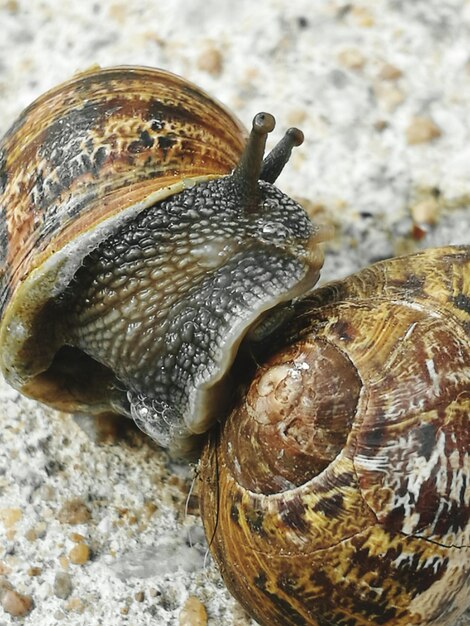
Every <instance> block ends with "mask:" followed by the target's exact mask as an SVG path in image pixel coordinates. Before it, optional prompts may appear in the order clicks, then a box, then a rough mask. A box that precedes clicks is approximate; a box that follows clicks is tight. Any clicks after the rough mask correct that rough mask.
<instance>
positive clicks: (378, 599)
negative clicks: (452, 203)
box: [201, 247, 470, 626]
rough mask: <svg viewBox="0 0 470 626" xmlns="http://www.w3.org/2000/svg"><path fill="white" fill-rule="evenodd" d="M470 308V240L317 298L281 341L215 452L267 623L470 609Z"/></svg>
mask: <svg viewBox="0 0 470 626" xmlns="http://www.w3.org/2000/svg"><path fill="white" fill-rule="evenodd" d="M469 303H470V248H469V247H460V248H458V247H454V248H452V247H449V248H442V249H437V250H429V251H425V252H423V253H419V254H416V255H412V256H410V257H404V258H398V259H393V260H389V261H385V262H382V263H379V264H377V265H375V266H372V267H371V268H369V269H366V270H364V271H362V272H360V273H358V274H357V275H355V276H351V277H349V278H348V279H346V280H344V281H338V282H336V283H332V284H331V285H329V286H326V287H324V288H322V289H319V290H317V291H316V292H314V294H313V295H312V296H309V297H307V298H305V299H304V300H302V301H300V302H299V303H298V304H297V306H296V311H295V315H294V318H293V319H292V320H291V321H290V322H289V324H288V325H287V326H286V328H285V329H284V331H283V334H282V336H281V337H279V338H278V340H277V342H276V345H271V346H270V347H269V353H270V354H271V355H272V356H268V357H267V359H266V360H265V361H264V362H263V363H262V364H261V366H260V368H259V370H258V373H257V375H256V377H255V379H254V381H253V382H252V384H251V385H250V387H249V389H248V391H247V395H246V398H245V399H243V400H242V401H241V402H240V404H239V406H238V408H237V409H236V410H235V411H234V413H233V414H232V415H231V416H230V418H229V419H228V420H227V422H226V423H225V425H224V426H223V427H222V428H221V432H220V434H219V435H218V436H216V435H214V437H213V438H212V442H211V444H210V445H208V446H207V448H206V450H205V452H204V456H203V459H202V462H201V489H202V509H203V519H204V524H205V528H206V535H207V537H208V540H209V542H210V545H211V550H212V553H213V554H214V557H215V559H216V561H217V562H218V564H219V566H220V568H221V571H222V574H223V577H224V579H225V581H226V583H227V586H228V587H229V588H230V589H231V591H232V592H233V593H234V595H235V596H236V597H238V598H239V600H240V601H241V602H242V604H243V605H244V606H245V608H247V610H248V611H249V612H250V613H251V614H252V615H253V616H254V617H255V619H257V620H258V621H259V622H260V623H261V624H266V625H267V624H270V625H281V624H282V625H283V626H286V625H290V624H292V625H294V624H305V625H314V626H315V625H324V624H335V625H339V624H348V625H359V624H361V625H362V624H369V625H373V624H389V625H390V626H391V625H392V624H393V626H399V625H405V624H406V625H408V624H420V625H422V626H424V625H431V624H432V625H435V626H437V625H438V624H439V626H444V625H447V624H449V625H452V624H453V623H454V622H455V620H456V619H457V617H458V615H459V614H460V613H461V612H462V611H463V610H464V608H465V605H466V604H468V599H469V597H470V522H469V516H470V492H469V483H470V461H469V448H470V426H469V415H470V342H469V336H470V305H469ZM335 387H336V389H337V393H336V395H335V394H334V388H335ZM325 396H326V399H325ZM329 400H331V401H332V402H334V403H335V404H336V405H337V407H339V414H338V415H332V411H331V409H329V408H328V401H329ZM325 411H326V412H327V413H328V412H329V415H328V418H327V419H325ZM303 419H306V422H305V423H304V422H303V421H302V420H303ZM319 451H320V453H319ZM310 455H311V456H312V457H314V458H313V459H312V460H311V463H310V467H309V460H308V457H309V456H310ZM328 457H329V458H328Z"/></svg>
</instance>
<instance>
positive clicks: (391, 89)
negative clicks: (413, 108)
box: [374, 83, 405, 111]
mask: <svg viewBox="0 0 470 626" xmlns="http://www.w3.org/2000/svg"><path fill="white" fill-rule="evenodd" d="M374 95H375V97H376V98H377V100H378V102H379V104H380V105H381V106H382V107H384V109H386V110H387V111H394V110H395V109H396V108H397V107H398V106H400V104H402V102H403V101H404V100H405V93H404V92H403V91H402V90H401V89H399V88H398V87H396V86H395V85H394V84H393V83H392V84H390V83H378V84H376V85H374Z"/></svg>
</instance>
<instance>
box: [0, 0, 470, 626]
mask: <svg viewBox="0 0 470 626" xmlns="http://www.w3.org/2000/svg"><path fill="white" fill-rule="evenodd" d="M0 25H1V26H0V133H3V132H4V131H5V130H6V129H7V127H8V126H9V124H10V123H11V122H12V121H13V120H14V118H15V116H16V115H17V114H18V113H19V112H20V111H21V109H22V108H23V107H24V106H26V105H27V104H28V103H29V102H30V101H31V100H32V99H34V98H35V97H36V96H38V95H39V94H40V93H42V92H43V91H44V90H46V89H47V88H49V87H51V86H53V85H54V84H56V83H58V82H60V81H61V80H63V79H66V78H68V77H69V76H70V75H71V74H72V73H74V72H75V71H77V70H83V69H86V68H87V67H88V66H90V65H92V64H95V63H99V64H101V65H112V64H145V65H152V66H159V67H164V68H166V69H169V70H172V71H174V72H176V73H179V74H183V75H185V76H186V77H188V78H190V79H192V80H193V81H195V82H196V83H198V84H199V85H201V86H202V87H204V88H205V89H206V90H208V91H209V92H211V93H212V94H214V95H216V96H217V97H218V98H219V99H220V100H222V101H223V102H224V103H226V104H227V105H228V106H229V107H230V108H232V109H233V110H234V111H235V112H236V113H237V114H238V116H239V117H240V118H241V119H242V120H243V121H244V122H245V123H246V124H247V125H249V123H250V121H251V118H252V117H253V115H254V113H256V112H257V111H259V110H268V111H271V112H273V113H274V114H275V115H276V117H277V120H278V127H277V129H276V131H275V132H274V133H273V136H272V137H271V138H270V145H272V144H273V143H274V142H275V141H276V139H278V138H279V137H280V135H281V134H282V132H283V130H284V129H285V128H286V127H287V126H289V125H292V124H296V125H299V126H300V127H301V128H302V129H303V130H304V132H305V135H306V142H305V144H304V145H303V146H302V148H300V149H298V150H296V152H295V154H294V156H293V158H292V162H291V164H290V166H289V167H288V168H287V170H286V172H285V173H283V175H282V178H281V179H280V181H279V186H280V187H281V188H282V189H283V190H284V191H285V192H287V193H289V194H290V195H292V196H294V197H296V198H298V199H302V200H303V202H304V204H305V206H306V207H307V208H308V209H309V210H310V211H311V213H312V215H314V217H315V218H316V219H318V220H322V221H331V222H333V223H334V224H335V225H336V227H337V237H336V239H335V240H334V241H333V242H331V243H330V244H329V245H328V246H327V255H326V262H325V268H324V273H323V279H324V280H327V279H330V278H333V277H339V276H344V275H346V274H348V273H350V272H352V271H354V270H355V269H357V268H359V267H363V266H365V265H367V264H369V263H370V262H371V261H373V260H376V259H380V258H385V257H388V256H391V255H394V254H399V253H402V252H407V251H413V250H415V249H419V248H426V247H430V246H434V245H440V244H446V243H468V242H469V240H470V212H469V209H468V204H469V198H470V51H469V47H468V41H469V37H470V4H469V3H468V2H465V1H464V0H454V1H450V0H447V1H442V0H414V1H413V2H405V1H402V0H392V1H389V2H385V1H380V0H379V1H373V0H369V1H363V2H361V3H358V4H355V3H345V2H340V1H330V0H327V1H324V2H315V3H312V2H311V1H310V0H297V1H296V2H282V1H281V0H266V1H264V2H257V3H253V2H251V1H248V0H240V1H239V2H237V3H228V2H224V1H220V0H196V1H192V2H183V1H182V0H174V1H173V2H172V3H149V2H144V1H143V0H136V1H134V2H120V1H119V0H116V1H115V2H100V3H98V2H93V1H92V0H82V1H81V2H80V3H77V2H71V1H70V0H61V2H60V3H57V2H56V1H53V0H45V1H43V2H39V0H30V1H29V2H23V1H21V0H0ZM419 133H421V134H419ZM419 139H421V140H422V141H421V142H419V141H417V140H419ZM0 394H1V397H0V417H1V428H0V470H1V472H0V474H1V475H0V488H1V491H0V542H1V549H2V561H1V563H0V571H1V573H2V574H3V576H4V577H5V579H6V580H8V582H9V583H10V584H11V585H12V586H13V587H14V589H16V590H17V591H18V592H20V593H24V594H27V595H31V596H32V597H33V599H34V605H35V608H34V610H33V611H32V612H31V613H30V614H29V615H28V616H26V617H25V618H24V620H22V623H24V624H25V625H26V626H32V625H35V626H36V625H37V626H46V625H47V626H49V625H50V626H55V625H56V624H68V625H70V626H79V625H85V624H86V625H87V626H94V625H97V624H113V625H116V626H121V625H123V626H124V625H128V624H129V625H133V626H134V625H135V626H144V625H147V624H149V625H150V624H153V625H154V624H159V625H163V626H164V625H166V624H171V625H175V624H178V623H179V619H180V613H181V607H182V605H183V604H184V602H185V600H186V598H187V597H188V595H196V596H197V597H198V598H199V599H200V600H201V601H202V602H203V603H204V604H205V606H206V608H207V611H208V615H209V618H208V624H209V625H210V626H216V625H220V624H223V625H227V626H235V625H238V626H247V625H248V624H250V623H251V622H250V620H249V619H248V618H247V617H246V615H245V614H244V612H243V611H242V610H241V609H240V607H239V606H238V605H237V604H236V602H235V601H233V600H232V599H231V598H230V596H229V595H228V593H227V592H226V591H225V589H224V585H223V583H222V582H221V580H220V578H219V577H218V574H217V572H216V570H215V568H214V566H213V564H212V563H211V561H210V559H208V558H206V546H205V543H204V539H203V535H202V531H201V525H200V522H199V519H198V517H197V516H195V515H192V514H190V513H188V512H186V507H185V503H186V496H187V493H188V490H189V487H190V484H191V476H190V473H188V471H187V470H185V469H184V468H181V467H178V466H175V465H172V464H171V463H170V462H169V460H168V458H167V456H166V454H165V453H164V452H161V451H159V450H157V449H156V448H155V447H154V446H152V445H151V444H150V443H149V442H148V441H146V440H145V438H144V437H143V436H142V435H141V434H140V433H138V432H136V431H134V430H132V429H130V428H127V429H126V430H125V431H124V432H123V433H122V432H121V431H116V429H115V428H114V427H112V426H110V427H109V432H108V441H109V443H108V444H104V443H97V442H96V441H95V439H96V433H95V432H94V430H93V429H92V428H91V427H90V425H87V424H86V423H83V421H82V423H81V424H78V423H77V421H74V420H73V419H72V418H71V417H70V416H67V415H59V414H56V413H53V412H52V411H48V410H46V409H42V408H41V407H39V406H38V405H37V404H35V403H34V402H32V401H28V400H25V399H23V398H20V397H19V396H18V395H17V394H16V393H15V392H14V391H12V390H10V389H9V388H8V387H6V386H5V385H3V386H1V387H0ZM90 432H91V436H90ZM74 498H76V499H78V503H79V504H80V503H81V505H80V506H79V505H78V504H77V506H76V507H75V509H73V510H70V506H69V507H67V503H68V502H70V500H72V499H74ZM71 522H79V523H78V524H77V525H71ZM81 544H86V545H87V546H88V547H89V548H90V549H91V555H90V558H89V559H88V560H87V559H86V550H85V551H83V550H84V549H81V550H82V551H81V552H80V551H79V553H78V556H77V553H74V556H72V557H70V552H71V550H72V549H73V548H74V546H77V545H81ZM71 560H78V561H79V562H80V561H85V562H83V563H82V564H73V563H72V562H71ZM64 571H65V572H67V573H68V574H69V575H70V579H68V578H67V577H65V579H64V577H63V575H62V574H61V572H64ZM57 574H59V576H58V577H57V582H56V583H55V584H54V581H55V579H56V576H57ZM70 587H71V589H70ZM69 592H70V595H69V596H68V597H66V598H65V599H64V596H67V594H68V593H69ZM142 592H143V593H142ZM60 596H62V597H60ZM17 621H18V620H17V619H15V618H12V617H10V616H9V615H8V614H7V613H5V612H3V611H2V609H0V625H1V626H6V625H10V624H14V623H16V622H17ZM469 621H470V612H469V613H467V617H465V616H464V617H462V620H461V622H460V625H461V626H464V625H467V624H468V623H469ZM187 623H191V622H187Z"/></svg>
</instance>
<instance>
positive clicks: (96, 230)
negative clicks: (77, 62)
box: [0, 67, 246, 410]
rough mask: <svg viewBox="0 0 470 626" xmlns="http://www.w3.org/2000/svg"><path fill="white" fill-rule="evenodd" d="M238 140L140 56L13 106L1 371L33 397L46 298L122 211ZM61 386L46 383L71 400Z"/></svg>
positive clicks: (127, 212)
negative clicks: (20, 108)
mask: <svg viewBox="0 0 470 626" xmlns="http://www.w3.org/2000/svg"><path fill="white" fill-rule="evenodd" d="M245 139H246V132H245V129H244V128H243V126H242V125H241V124H240V122H239V121H238V120H237V119H236V118H235V117H234V116H233V115H232V114H231V113H229V112H228V111H227V110H226V109H225V108H224V107H223V106H222V105H221V104H219V103H218V102H217V101H215V100H214V99H213V98H211V97H209V96H208V95H207V94H205V93H204V92H203V91H202V90H201V89H199V88H198V87H196V86H195V85H193V84H191V83H189V82H187V81H186V80H183V79H182V78H180V77H178V76H175V75H173V74H170V73H169V72H165V71H163V70H156V69H150V68H143V67H117V68H110V69H100V68H98V69H93V70H90V71H88V72H85V73H83V74H79V75H77V76H76V77H74V78H73V79H71V80H70V81H68V82H66V83H64V84H62V85H59V86H58V87H56V88H54V89H52V90H51V91H49V92H47V93H46V94H44V95H43V96H41V97H40V98H38V99H37V100H36V101H35V102H34V103H33V104H32V105H30V106H29V107H28V108H27V109H26V110H25V111H24V112H23V114H22V115H21V116H20V117H19V119H18V120H17V122H16V123H15V124H14V125H13V126H12V128H11V129H10V130H9V131H8V133H7V134H6V135H5V137H4V138H3V140H2V142H1V144H0V255H1V258H0V275H1V282H0V315H3V317H2V322H1V327H0V345H2V351H1V357H0V366H1V369H2V371H3V373H4V375H5V377H6V379H7V380H8V382H10V383H11V384H12V385H13V386H15V387H16V388H19V389H22V390H23V391H24V392H26V393H28V395H33V396H39V397H41V396H44V393H43V392H42V391H41V390H40V389H41V388H42V387H43V386H44V385H45V381H44V380H41V379H40V377H39V374H40V372H42V371H44V370H45V369H46V368H47V367H48V365H49V363H50V361H51V359H52V354H51V353H50V349H49V346H52V343H53V341H52V338H51V337H44V333H43V332H42V333H41V331H39V330H38V326H39V327H40V326H41V324H38V319H40V317H41V314H42V312H43V310H44V307H45V305H46V304H47V302H48V301H49V300H50V299H51V298H52V297H54V296H56V295H57V294H59V293H60V292H61V291H62V290H63V289H64V286H66V285H67V284H68V283H69V281H70V279H71V277H72V276H73V275H74V273H75V271H76V270H77V268H78V267H79V266H80V264H81V262H82V259H83V258H84V256H85V255H86V254H87V253H88V252H89V251H90V250H92V249H93V248H94V247H96V245H97V244H98V243H99V242H100V241H102V240H103V239H104V238H105V237H107V236H109V235H110V234H112V233H114V232H116V230H118V229H119V228H120V227H121V226H122V225H123V223H125V222H126V221H127V220H131V219H132V218H133V217H135V215H136V214H137V213H139V212H141V211H142V210H143V209H145V208H147V207H148V206H150V205H152V204H154V203H155V202H156V201H159V200H161V199H163V198H166V197H168V196H170V195H173V194H174V193H177V192H178V191H181V190H183V189H185V188H186V187H189V186H191V185H193V184H194V183H195V182H198V181H201V180H209V179H211V178H217V177H219V176H222V175H225V174H228V173H229V172H230V171H231V170H232V169H233V168H234V166H235V164H236V163H237V161H238V159H239V157H240V154H241V153H242V150H243V147H244V144H245ZM36 377H38V378H37V380H36ZM47 384H48V385H52V386H53V387H54V386H57V385H59V386H60V382H54V381H51V380H49V381H48V382H47ZM55 393H56V392H55V391H54V390H53V389H52V390H49V391H48V392H47V395H48V397H52V396H54V394H55ZM64 394H65V395H67V392H66V390H64V389H61V390H60V392H59V391H57V395H58V396H60V397H61V398H62V402H63V403H64V402H65V405H66V406H67V408H68V410H71V409H72V408H73V406H74V402H75V401H74V399H73V397H69V398H68V400H64Z"/></svg>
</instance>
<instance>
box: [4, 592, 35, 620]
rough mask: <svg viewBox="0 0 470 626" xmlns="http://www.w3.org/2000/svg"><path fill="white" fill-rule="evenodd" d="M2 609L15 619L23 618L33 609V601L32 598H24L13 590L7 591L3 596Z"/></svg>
mask: <svg viewBox="0 0 470 626" xmlns="http://www.w3.org/2000/svg"><path fill="white" fill-rule="evenodd" d="M2 607H3V610H4V611H6V613H9V614H10V615H12V616H13V617H23V616H24V615H27V614H28V613H29V612H30V611H31V609H32V608H33V600H32V598H31V597H30V596H24V595H22V594H21V593H18V592H17V591H14V590H13V589H6V590H5V592H4V593H3V594H2Z"/></svg>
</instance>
